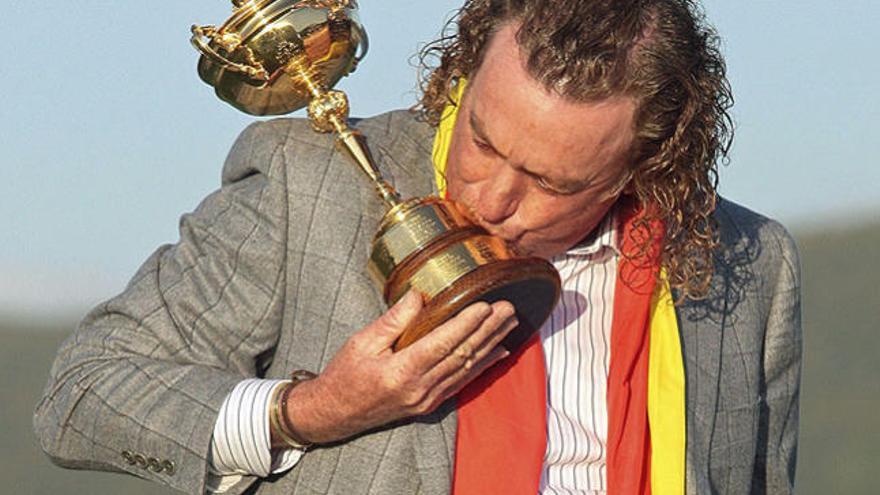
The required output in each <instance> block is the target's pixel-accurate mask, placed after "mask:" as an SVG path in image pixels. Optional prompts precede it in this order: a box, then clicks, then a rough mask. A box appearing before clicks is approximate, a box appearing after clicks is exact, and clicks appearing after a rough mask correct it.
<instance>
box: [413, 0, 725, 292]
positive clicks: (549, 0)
mask: <svg viewBox="0 0 880 495" xmlns="http://www.w3.org/2000/svg"><path fill="white" fill-rule="evenodd" d="M507 23H516V24H517V25H518V26H519V28H518V32H517V35H516V39H517V43H518V45H519V47H520V50H521V52H522V54H523V57H524V59H525V67H526V70H527V71H528V73H529V74H530V75H531V76H532V77H534V78H535V80H536V81H538V82H540V83H541V84H543V85H544V87H545V88H547V89H548V90H549V91H553V92H555V93H556V94H558V95H560V96H561V97H563V98H566V99H569V100H571V101H576V102H590V101H599V100H602V99H606V98H608V97H611V96H627V97H631V98H633V99H634V100H635V101H636V103H637V110H636V115H635V121H634V126H635V129H634V130H635V140H634V143H633V148H632V149H631V153H632V157H633V159H632V160H631V165H630V170H629V171H628V172H629V177H630V183H629V192H628V194H631V195H633V196H634V197H635V198H636V199H637V200H638V201H639V203H640V204H642V205H643V206H644V207H645V211H646V212H647V214H646V216H645V217H643V218H642V220H641V221H640V222H639V224H638V225H637V226H636V227H637V229H641V230H642V235H638V236H637V237H638V239H639V240H638V241H637V242H638V243H639V244H640V245H639V253H640V254H641V253H645V252H647V250H648V249H649V248H650V246H649V245H650V239H651V238H653V237H654V236H659V237H661V238H662V239H663V243H662V246H663V248H662V252H661V253H659V255H660V263H661V266H663V267H664V269H665V271H666V275H667V277H668V279H669V283H670V285H671V287H672V288H673V289H675V290H676V291H677V299H678V301H679V302H680V301H683V300H684V299H685V298H691V299H699V298H702V297H705V296H706V295H707V293H708V289H709V285H710V282H711V278H712V274H713V263H712V261H713V252H714V250H715V249H716V248H717V246H718V244H719V241H718V227H717V223H716V222H715V220H714V217H713V213H714V211H715V207H716V201H717V192H716V189H717V184H718V170H717V164H718V162H719V161H726V159H727V152H728V150H729V148H730V145H731V142H732V139H733V122H732V120H731V118H730V115H729V113H728V110H729V108H730V107H731V106H732V105H733V96H732V93H731V91H730V85H729V83H728V81H727V77H726V74H725V72H726V69H725V64H724V60H723V58H722V56H721V54H720V50H719V46H718V45H719V40H718V36H717V35H716V33H715V31H714V30H713V28H712V27H711V26H709V25H708V24H707V23H706V21H705V17H704V15H703V13H702V11H701V10H700V9H699V8H698V7H697V5H696V4H695V2H694V1H691V0H467V1H466V2H465V4H464V6H463V7H462V8H461V9H460V10H459V11H458V12H457V14H456V15H455V16H454V17H453V18H452V19H451V20H450V21H449V23H448V24H447V27H446V29H445V30H444V33H443V35H442V36H441V38H440V39H439V40H436V41H434V42H432V43H430V44H428V45H427V46H426V47H425V48H424V49H423V50H422V52H421V54H420V60H421V68H422V77H421V86H422V97H421V100H420V102H419V103H418V104H417V105H416V107H415V109H416V110H417V111H418V112H419V113H420V114H421V116H422V117H423V118H424V119H425V120H426V121H427V122H428V123H430V124H432V125H435V126H436V125H438V123H439V121H440V118H441V114H442V111H443V108H444V106H446V105H447V104H448V103H451V101H450V96H449V95H450V93H451V88H452V87H453V86H454V84H455V81H456V80H457V79H458V78H459V77H462V76H467V75H469V74H472V73H474V72H475V71H476V70H477V69H479V66H480V63H481V61H482V57H483V53H484V52H485V50H486V47H487V44H488V41H489V40H490V39H491V37H492V35H493V34H494V33H495V32H496V31H497V30H498V29H499V28H500V27H501V26H503V25H505V24H507ZM658 220H659V221H660V222H657V221H658ZM652 225H663V227H664V229H663V230H664V231H663V232H652V231H651V229H652V228H655V227H652ZM646 234H647V235H646ZM634 257H638V255H637V256H634Z"/></svg>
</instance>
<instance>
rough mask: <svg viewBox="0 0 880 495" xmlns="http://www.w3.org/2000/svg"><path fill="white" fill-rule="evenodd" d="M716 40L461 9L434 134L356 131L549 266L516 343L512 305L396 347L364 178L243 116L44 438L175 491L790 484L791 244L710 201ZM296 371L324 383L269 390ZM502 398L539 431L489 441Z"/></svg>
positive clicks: (657, 4) (53, 404) (74, 371)
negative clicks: (549, 284) (547, 308)
mask: <svg viewBox="0 0 880 495" xmlns="http://www.w3.org/2000/svg"><path fill="white" fill-rule="evenodd" d="M715 43H716V41H715V38H714V36H713V35H712V33H711V31H710V30H709V29H708V28H706V27H705V26H703V25H702V23H701V22H700V20H699V17H698V16H697V15H696V14H695V7H694V5H692V3H691V2H688V1H681V0H642V1H639V0H632V1H591V2H584V1H553V2H551V1H539V0H538V1H531V2H527V1H513V0H508V1H501V0H480V1H469V2H467V3H466V4H465V6H464V8H463V10H462V12H461V14H460V18H459V23H458V34H457V35H456V36H454V37H452V38H450V39H446V40H443V41H441V42H440V43H439V44H437V45H434V46H433V47H431V48H430V49H429V51H432V50H433V51H434V52H435V53H439V54H440V55H441V56H440V60H441V65H440V67H438V68H437V69H436V70H434V71H433V73H432V74H431V75H430V78H429V80H428V84H427V85H426V88H425V94H424V96H423V99H422V103H421V105H422V115H423V116H424V117H426V120H427V121H428V122H429V123H430V124H432V125H429V124H425V123H422V122H420V121H419V120H416V119H415V118H414V117H413V115H411V114H409V113H404V112H395V113H391V114H387V115H384V116H380V117H377V118H374V119H367V120H365V121H362V122H361V123H360V124H359V127H360V128H361V129H362V130H363V132H364V133H365V134H366V135H367V136H368V138H369V139H370V141H371V143H372V144H373V147H374V149H376V150H381V151H383V153H382V155H381V156H380V157H379V159H380V162H381V163H382V166H383V167H385V170H384V173H385V174H386V176H387V177H389V178H390V179H391V180H393V181H394V182H395V185H396V187H397V188H398V189H399V190H400V191H402V192H403V193H404V194H405V195H413V196H420V195H426V194H429V193H431V191H432V189H434V188H435V187H441V188H443V187H445V189H446V193H447V194H448V196H449V198H450V199H453V200H457V201H460V202H462V203H464V204H466V205H468V206H470V207H471V208H472V209H473V211H474V213H475V216H476V218H477V220H478V222H479V223H480V225H481V226H483V227H484V228H485V229H486V230H488V231H489V232H491V233H492V234H495V235H497V236H500V237H501V238H503V239H505V240H507V241H508V242H511V243H513V244H514V245H516V246H517V247H518V248H519V249H520V250H522V251H524V252H527V253H530V254H534V255H537V256H542V257H545V258H548V259H550V260H551V261H553V263H554V264H555V265H556V267H557V268H558V269H559V270H560V273H561V274H562V277H563V284H564V294H563V298H562V301H561V302H560V305H559V307H558V308H557V309H556V310H555V311H554V315H553V316H552V317H551V320H550V321H549V322H548V323H547V325H545V327H544V328H542V330H541V333H540V336H539V338H538V339H536V340H534V341H533V342H532V344H530V345H529V346H528V347H527V348H526V349H525V350H523V351H522V352H520V353H517V354H516V355H514V356H508V353H507V351H505V350H504V349H502V348H499V347H497V343H498V342H500V340H501V339H502V338H503V337H504V336H505V335H506V333H507V332H508V331H510V329H511V328H513V327H514V326H515V325H516V318H515V315H514V312H513V308H511V307H510V305H509V304H507V303H504V302H501V303H496V304H493V305H491V306H490V305H487V304H483V303H480V304H475V305H473V306H471V307H469V308H466V309H465V310H463V311H462V312H461V313H460V314H459V315H457V316H456V317H455V318H453V319H451V320H450V321H448V322H447V323H444V324H443V325H441V326H440V327H438V328H436V329H435V330H434V331H433V332H431V333H430V334H429V335H428V336H427V337H425V338H424V339H422V340H421V341H419V342H417V343H416V344H414V345H412V346H411V347H409V348H407V349H405V350H403V351H401V352H398V353H394V352H392V351H391V345H392V343H393V342H394V340H395V338H396V336H397V335H399V333H400V332H401V330H402V329H403V328H404V327H405V326H406V325H407V323H408V322H410V321H412V320H413V319H415V318H418V314H419V310H420V305H421V302H420V298H419V297H417V296H416V295H413V294H410V295H408V296H407V297H405V298H404V299H403V300H402V301H401V302H400V303H398V304H397V305H396V306H395V307H393V308H391V309H390V310H388V311H387V312H384V314H383V311H384V309H383V308H382V305H381V299H380V297H379V295H378V293H377V292H376V290H375V289H374V288H373V286H372V285H371V282H370V281H369V280H368V278H367V277H366V274H365V273H364V267H365V266H366V259H367V256H368V251H367V250H368V245H369V239H370V237H371V236H372V234H373V232H374V230H375V227H376V225H377V222H378V220H379V218H380V217H381V214H382V211H381V205H380V204H379V201H377V199H376V197H375V194H374V192H373V191H372V189H371V188H370V187H369V185H368V184H367V183H366V181H365V180H364V179H363V178H362V177H360V176H359V175H358V172H357V171H356V170H355V168H354V167H352V166H351V165H350V164H349V163H347V162H346V161H345V159H344V157H341V156H339V155H337V154H336V153H334V151H333V148H332V142H331V140H330V138H328V137H325V136H318V135H315V134H313V133H312V132H311V131H309V130H308V126H307V125H306V124H305V123H304V122H301V121H296V120H276V121H272V122H268V123H263V124H257V125H254V126H251V127H250V128H249V129H248V130H246V131H245V132H244V134H243V135H242V136H241V137H240V138H239V140H238V142H237V143H236V145H235V147H234V148H233V150H232V152H231V154H230V157H229V159H228V160H227V163H226V166H225V169H224V184H223V187H222V188H221V189H220V190H219V191H217V192H216V193H214V194H212V195H211V196H209V197H208V198H207V199H206V200H205V201H204V202H203V203H202V204H201V205H200V206H199V208H198V209H197V210H196V211H195V212H194V213H192V214H189V215H185V216H184V218H183V220H182V222H181V239H180V242H179V243H178V244H176V245H174V246H165V247H162V248H160V249H159V250H158V251H157V252H156V253H155V254H154V255H153V256H152V257H151V258H150V259H149V260H148V261H147V262H146V263H145V264H144V266H143V267H142V269H141V270H140V271H139V272H138V274H137V275H136V276H135V277H134V279H133V280H132V282H131V283H130V284H129V286H128V287H127V288H126V290H125V292H124V293H123V294H122V295H120V296H118V297H117V298H114V299H112V300H110V301H108V302H107V303H105V304H103V305H102V306H100V307H99V308H97V309H96V310H94V311H93V312H92V313H91V314H90V315H89V316H87V318H86V319H85V320H84V321H83V323H82V324H81V325H80V327H79V328H78V329H77V331H76V333H75V334H74V335H73V336H72V337H71V338H70V339H68V341H67V342H66V343H65V345H64V346H63V347H62V349H61V351H60V352H59V355H58V358H57V360H56V363H55V366H54V367H53V371H52V374H51V378H50V383H49V385H48V386H47V389H46V396H45V398H44V399H43V401H41V403H40V404H39V405H38V408H37V412H36V419H35V424H36V428H37V431H38V433H39V434H40V437H41V443H42V445H43V448H44V449H45V450H46V451H47V452H48V453H49V455H50V456H51V457H52V458H53V460H54V461H55V462H57V463H59V464H61V465H64V466H69V467H76V468H94V469H107V470H116V471H125V472H129V473H133V474H136V475H138V476H142V477H145V478H149V479H153V480H157V481H160V482H163V483H166V484H168V485H170V486H172V487H174V488H177V489H179V490H183V491H186V492H192V493H197V492H203V491H205V489H206V488H207V489H209V490H213V491H225V492H227V493H236V492H240V491H242V490H245V489H248V488H250V489H251V490H253V491H254V492H256V493H276V492H277V493H448V492H449V491H450V490H454V491H455V492H456V493H480V492H482V493H492V492H498V493H509V492H510V491H515V492H522V493H534V492H536V491H538V492H540V493H593V492H596V493H602V492H605V491H606V490H607V491H611V492H612V493H648V492H652V491H653V492H654V493H666V492H680V491H681V490H682V489H684V490H686V491H687V492H688V493H715V492H721V493H766V492H769V493H789V492H791V491H792V485H793V479H794V464H795V456H796V433H797V400H798V386H799V368H800V323H799V296H798V291H799V275H798V262H797V255H796V250H795V248H794V245H793V242H792V241H791V238H790V236H788V234H787V233H786V232H785V230H784V229H783V228H782V227H781V226H779V225H778V224H777V223H775V222H772V221H770V220H768V219H766V218H764V217H761V216H759V215H757V214H755V213H752V212H749V211H748V210H746V209H744V208H742V207H739V206H737V205H734V204H732V203H730V202H728V201H725V200H721V199H718V198H717V197H716V193H715V166H716V162H717V160H718V159H720V158H721V157H722V156H723V153H724V152H725V150H726V147H727V144H728V137H729V130H730V129H729V119H728V116H727V113H726V110H727V108H728V106H729V104H730V94H729V90H728V86H727V82H726V79H725V76H724V65H723V62H722V60H721V58H720V56H719V55H718V53H717V51H716V47H715ZM450 101H452V102H453V103H452V104H449V102H450ZM444 112H446V113H445V115H446V116H447V117H446V118H445V119H444V118H442V116H443V115H444ZM450 115H453V116H452V117H450ZM435 127H438V129H439V130H438V129H435ZM432 142H435V144H436V147H437V152H436V153H434V157H433V163H432V153H431V143H432ZM444 155H445V158H444ZM438 156H439V158H438ZM435 167H438V168H439V169H440V170H441V172H442V173H441V174H440V175H441V176H442V177H443V178H445V183H443V181H440V184H434V169H435ZM628 274H629V275H633V274H634V275H633V276H632V277H629V275H628ZM640 274H641V275H640ZM645 274H648V275H647V276H646V275H645ZM645 283H646V284H647V285H643V284H645ZM644 287H648V289H647V290H644ZM670 289H671V291H672V294H673V295H674V296H675V299H676V300H677V306H676V307H675V309H674V312H673V311H672V310H671V309H669V308H671V305H668V304H665V305H664V304H663V303H662V301H664V300H667V299H669V298H670V297H671V296H670ZM652 294H653V297H652ZM664 298H665V299H664ZM624 300H625V301H624ZM621 307H623V308H625V310H621V309H620V308H621ZM664 308H666V309H664ZM664 312H665V313H664ZM634 314H641V315H642V316H643V317H642V320H639V322H637V323H633V324H624V323H621V322H628V321H631V320H632V321H635V320H633V315H634ZM664 314H665V316H664ZM664 318H665V320H664ZM661 320H664V321H665V322H666V326H665V327H662V326H659V325H655V322H657V321H661ZM670 325H671V326H670ZM662 328H665V329H666V330H665V333H664V330H662ZM669 329H672V338H670V337H669V335H670V334H669ZM648 336H649V337H650V338H649V337H648ZM660 343H662V344H663V346H665V347H663V346H659V344H660ZM670 349H671V352H670ZM627 353H628V354H627ZM535 356H537V361H535ZM627 356H629V357H627ZM530 362H531V363H532V364H535V363H537V366H538V369H537V370H535V368H534V367H532V368H529V369H527V368H528V366H529V364H528V363H530ZM621 363H623V364H621ZM293 370H310V371H313V372H316V373H317V377H316V378H314V379H311V380H305V381H301V382H298V384H297V385H296V386H292V385H291V384H288V383H286V382H280V381H277V380H275V381H273V380H270V378H273V379H277V378H283V377H285V376H287V375H288V374H289V373H290V372H291V371H293ZM535 371H537V373H538V375H535V374H534V372H535ZM535 376H538V377H539V378H538V380H537V382H536V383H537V385H538V386H537V387H534V386H532V385H534V384H535V381H534V380H532V382H530V383H532V385H530V386H528V387H526V386H525V383H526V382H527V381H528V380H526V379H520V377H531V378H529V379H532V378H534V377H535ZM254 377H259V378H256V379H254ZM486 377H489V378H486ZM511 377H516V378H514V379H511ZM504 387H508V388H507V389H506V390H507V392H505V391H504V390H505V389H504ZM526 389H527V390H526ZM462 390H463V392H461V393H462V395H461V396H459V397H458V400H455V397H456V394H458V393H459V392H460V391H462ZM499 390H500V391H501V392H499ZM279 391H282V392H283V393H282V396H283V398H284V399H285V400H283V401H282V402H280V403H279V402H278V400H277V396H276V395H274V394H276V393H278V392H279ZM499 393H501V394H502V395H498V394H499ZM504 393H512V394H520V393H522V394H524V395H516V397H532V398H534V397H538V398H540V399H538V400H532V399H529V400H507V401H506V402H505V401H504V400H502V401H501V402H500V404H501V406H502V407H500V408H499V407H497V406H498V403H495V404H492V403H491V401H492V400H493V398H494V397H514V395H507V396H505V395H503V394H504ZM450 399H452V400H450ZM505 400H506V399H505ZM279 404H280V405H279ZM658 404H663V406H662V407H659V408H658V407H657V405H658ZM272 407H279V408H280V409H279V410H275V411H273V410H272ZM679 409H680V411H679ZM279 411H280V412H279ZM521 411H525V414H522V415H521V416H519V419H520V420H522V422H523V423H528V422H530V421H531V420H533V419H534V418H535V417H538V418H539V419H540V422H539V425H538V427H537V429H532V430H529V431H528V432H527V431H526V430H525V429H523V428H519V420H517V421H510V422H508V423H512V424H513V425H514V428H515V429H514V430H513V431H514V433H513V434H512V436H511V435H509V434H508V433H503V432H502V433H501V434H500V435H497V436H493V435H496V427H497V430H503V429H504V427H505V425H504V424H503V423H505V421H503V420H498V419H497V418H501V417H502V416H503V415H504V414H507V413H508V412H512V413H517V412H521ZM679 412H680V414H679ZM274 414H277V415H275V416H273V415H274ZM474 425H476V431H475V430H474ZM516 428H519V429H516ZM484 430H485V431H484ZM532 434H536V435H533V436H530V435H532ZM505 435H507V436H505ZM535 438H537V441H535V442H533V440H534V439H535ZM270 441H271V442H272V444H273V445H274V446H275V447H277V448H276V449H275V450H274V451H273V453H272V454H271V455H270V450H269V443H270ZM498 442H500V443H498ZM505 442H509V443H505ZM296 444H302V445H301V447H305V446H306V444H313V445H312V446H311V447H310V448H309V449H306V448H300V449H292V448H289V447H290V446H292V445H296ZM498 445H502V446H503V447H504V448H493V447H497V446H498ZM508 446H510V447H511V448H508ZM499 451H500V452H499ZM475 453H476V454H475ZM536 453H537V455H536ZM499 455H500V456H501V457H500V458H498V459H500V460H499V463H495V464H493V462H494V461H495V460H498V459H496V458H495V457H492V456H496V457H497V456H499ZM490 457H491V459H490ZM520 466H523V467H522V468H520ZM658 466H660V467H659V468H658ZM453 468H454V469H453ZM453 471H454V472H453ZM481 479H489V480H492V482H491V484H489V485H488V486H489V487H490V488H487V487H486V486H485V485H481V484H480V483H482V481H481ZM511 480H514V482H513V483H512V484H511ZM508 485H511V486H510V487H509V488H503V489H502V487H507V486H508ZM475 487H476V488H475Z"/></svg>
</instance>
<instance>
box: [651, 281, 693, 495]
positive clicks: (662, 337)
mask: <svg viewBox="0 0 880 495" xmlns="http://www.w3.org/2000/svg"><path fill="white" fill-rule="evenodd" d="M650 332H651V335H650V337H649V338H648V340H649V342H650V348H649V349H648V425H649V427H650V430H651V495H682V494H683V493H684V480H685V467H684V459H685V425H686V419H685V402H684V391H685V383H684V362H683V361H682V354H681V339H680V338H679V335H680V334H679V331H678V319H677V318H676V317H675V307H674V305H673V303H672V293H671V292H670V290H669V282H668V281H667V279H666V274H665V273H661V277H660V281H659V283H658V284H657V288H656V289H655V290H654V295H653V297H652V298H651V328H650Z"/></svg>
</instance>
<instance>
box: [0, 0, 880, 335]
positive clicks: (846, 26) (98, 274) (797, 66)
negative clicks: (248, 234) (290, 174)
mask: <svg viewBox="0 0 880 495" xmlns="http://www.w3.org/2000/svg"><path fill="white" fill-rule="evenodd" d="M59 5H60V6H61V7H59ZM229 5H230V4H229V3H228V2H224V1H220V0H188V1H186V2H180V1H169V0H161V1H158V2H116V1H110V0H80V1H79V2H76V3H75V4H66V3H57V2H42V3H37V4H33V3H32V2H12V1H10V0H0V8H2V11H3V12H4V18H5V19H7V22H6V23H5V24H4V34H5V43H4V45H5V47H6V51H5V53H6V58H5V60H4V62H3V63H2V64H0V111H2V115H3V118H2V119H0V150H2V151H0V173H2V176H0V229H2V231H3V232H4V233H5V236H4V241H3V242H2V243H0V315H13V316H16V317H20V318H46V317H59V316H64V315H68V314H75V313H81V312H82V311H83V309H84V308H87V307H89V306H92V305H94V304H96V303H98V302H100V301H101V300H104V299H107V298H109V297H111V296H113V295H114V294H116V293H118V292H119V291H121V290H122V289H123V288H124V286H125V283H126V282H127V280H128V279H129V278H130V277H131V276H132V275H133V274H134V272H135V271H136V270H137V267H138V266H139V265H140V263H142V262H143V260H145V259H146V258H147V256H149V254H150V253H151V252H152V251H153V250H155V249H156V248H157V247H158V246H159V245H161V244H164V243H173V242H175V241H176V240H177V223H178V219H179V217H180V215H181V214H182V213H185V212H187V211H190V210H192V209H193V208H195V206H196V205H197V204H198V202H199V201H200V200H201V199H202V198H203V197H204V196H206V195H207V194H208V193H209V192H211V191H212V190H214V189H216V188H217V187H218V186H219V177H220V170H221V167H222V164H223V160H224V157H225V155H226V153H227V152H228V150H229V147H230V146H231V144H232V143H233V141H234V140H235V137H236V136H237V135H238V133H239V132H240V131H241V130H242V129H243V128H244V127H245V126H246V125H247V124H248V123H250V122H252V121H254V120H255V118H254V117H251V116H247V115H244V114H241V113H239V112H237V111H236V110H234V109H233V108H232V107H230V106H228V105H226V104H225V103H222V102H221V101H220V100H218V99H217V98H216V97H215V96H214V94H213V91H212V89H211V88H209V87H208V86H206V85H204V84H203V83H202V82H201V80H200V79H199V78H198V76H197V75H196V72H195V64H196V61H197V59H198V55H197V54H196V53H195V51H194V50H193V49H192V48H191V47H190V45H189V27H190V25H191V24H193V23H200V24H220V23H222V22H223V21H224V20H225V19H226V18H227V17H228V15H229V12H230V7H229ZM458 5H459V1H458V0H432V1H418V2H416V1H412V0H410V1H402V0H382V1H377V0H373V1H371V0H362V1H361V2H360V10H361V12H360V15H361V19H362V21H363V22H364V24H365V26H366V28H367V31H368V33H369V36H370V53H369V54H368V55H367V57H366V59H365V60H364V61H363V62H362V63H361V65H360V67H359V68H358V70H357V72H355V73H354V74H352V75H351V76H350V77H348V78H346V79H345V80H344V81H343V82H342V83H341V85H340V88H341V89H344V90H345V91H346V92H347V93H348V94H349V97H350V99H351V101H352V108H353V110H352V113H353V115H356V116H368V115H373V114H377V113H381V112H383V111H386V110H390V109H394V108H402V107H407V106H409V105H411V104H412V103H413V102H414V101H415V98H416V95H417V85H416V78H417V70H416V69H415V68H414V65H413V64H414V60H413V58H412V57H413V55H414V54H415V53H416V52H417V51H418V49H419V47H420V46H422V45H423V44H424V43H426V42H428V41H430V40H432V39H434V38H435V37H436V36H437V35H438V33H440V31H441V29H442V27H443V25H444V22H445V20H446V19H448V17H449V14H450V12H451V11H453V10H454V9H455V8H456V7H457V6H458ZM703 5H704V7H705V11H706V14H707V17H708V19H709V21H710V23H711V24H713V25H714V26H715V27H716V28H717V30H718V32H719V34H720V36H721V38H722V40H723V41H722V48H723V53H724V54H725V57H726V60H727V64H728V75H729V78H730V81H731V84H732V86H733V90H734V94H735V97H736V105H735V107H734V110H733V116H734V119H735V122H736V129H737V130H736V139H735V144H734V147H733V149H732V152H731V155H730V164H729V165H728V166H725V167H722V169H721V171H720V191H721V193H722V194H723V195H725V196H726V197H728V198H730V199H732V200H734V201H737V202H740V203H743V204H745V205H747V206H749V207H750V208H752V209H755V210H757V211H759V212H761V213H764V214H766V215H769V216H771V217H774V218H777V219H779V220H781V221H782V222H783V223H785V224H786V225H788V226H789V227H790V228H793V229H795V230H797V229H806V228H824V227H829V226H838V225H841V224H851V223H857V222H862V221H865V220H866V219H868V220H870V219H873V220H877V219H878V218H880V194H878V193H877V190H878V186H880V163H878V161H880V160H878V158H877V157H878V156H880V153H878V152H880V150H878V147H880V125H878V123H880V103H878V97H877V90H878V89H880V87H878V84H877V81H878V80H880V57H878V56H877V54H876V50H875V48H876V39H875V36H874V34H875V30H876V26H877V25H878V24H880V2H877V1H874V0H847V1H845V2H827V1H817V0H801V1H793V0H786V1H777V2H770V1H756V0H752V1H749V0H745V1H738V2H731V1H729V0H728V1H724V0H706V1H704V3H703ZM10 20H11V21H14V22H9V21H10Z"/></svg>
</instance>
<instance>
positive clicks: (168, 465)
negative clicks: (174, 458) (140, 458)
mask: <svg viewBox="0 0 880 495" xmlns="http://www.w3.org/2000/svg"><path fill="white" fill-rule="evenodd" d="M162 469H164V470H165V472H166V473H168V476H171V475H173V474H174V463H173V462H171V461H162Z"/></svg>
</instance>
